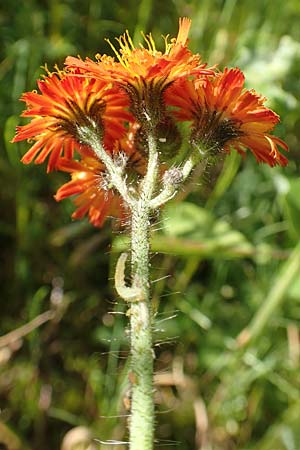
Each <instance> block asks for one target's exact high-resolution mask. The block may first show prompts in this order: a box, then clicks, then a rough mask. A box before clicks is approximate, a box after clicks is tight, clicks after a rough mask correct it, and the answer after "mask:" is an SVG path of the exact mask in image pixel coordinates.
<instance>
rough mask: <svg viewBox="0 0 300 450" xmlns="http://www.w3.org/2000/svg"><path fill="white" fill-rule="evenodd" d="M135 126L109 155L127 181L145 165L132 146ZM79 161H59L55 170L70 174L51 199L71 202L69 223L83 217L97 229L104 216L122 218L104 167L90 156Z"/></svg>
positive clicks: (87, 155) (121, 208)
mask: <svg viewBox="0 0 300 450" xmlns="http://www.w3.org/2000/svg"><path fill="white" fill-rule="evenodd" d="M137 128H138V127H137V125H136V124H132V125H131V126H130V127H129V129H128V131H127V133H126V135H125V136H124V137H123V138H122V139H121V140H116V141H115V145H114V149H113V150H112V155H113V158H114V161H115V164H117V165H118V166H119V168H120V170H124V171H125V170H126V177H127V178H129V177H130V178H134V177H139V176H140V175H144V173H145V167H146V163H145V160H144V159H143V157H142V156H141V155H140V154H139V153H138V152H137V151H136V149H135V146H134V140H135V133H136V131H137ZM81 156H82V158H81V160H80V161H75V160H70V159H67V158H59V159H58V160H57V166H56V168H57V169H58V170H61V171H62V172H68V173H70V174H71V178H72V179H71V181H69V182H68V183H66V184H64V185H63V186H61V187H60V188H59V190H58V191H57V193H56V195H55V196H54V197H55V199H56V200H57V201H61V200H63V199H65V198H67V197H73V196H76V197H75V198H74V200H73V201H74V204H75V205H76V206H77V209H76V210H75V212H74V213H73V214H72V218H73V219H81V218H83V217H84V216H85V215H86V214H88V216H89V220H90V222H91V223H92V224H93V225H94V226H96V227H101V226H102V225H103V222H104V221H105V219H106V218H107V217H108V216H114V217H123V215H124V213H125V208H124V205H123V202H122V199H121V198H120V196H119V194H118V193H116V192H115V191H114V190H113V189H112V186H111V184H110V180H109V177H108V175H107V173H106V170H105V166H104V164H102V163H101V162H100V161H99V159H98V158H97V157H96V156H95V155H94V154H92V153H90V154H89V153H86V155H81Z"/></svg>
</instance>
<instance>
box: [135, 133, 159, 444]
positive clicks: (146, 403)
mask: <svg viewBox="0 0 300 450" xmlns="http://www.w3.org/2000/svg"><path fill="white" fill-rule="evenodd" d="M148 139H149V162H148V170H147V174H146V176H145V178H144V180H143V182H142V185H141V187H140V188H141V192H140V198H139V199H138V200H137V202H136V205H135V208H133V209H132V216H131V217H132V225H131V265H132V284H133V286H136V287H140V288H141V289H142V292H143V295H142V299H143V300H142V301H139V302H136V303H132V304H131V308H130V327H131V329H130V332H131V375H132V376H131V383H132V391H131V417H130V426H129V435H130V436H129V437H130V439H129V441H130V442H129V449H130V450H152V449H153V439H154V399H153V395H154V392H153V358H154V354H153V349H152V307H151V298H150V277H149V266H150V262H149V254H150V243H149V231H150V213H151V210H150V201H151V198H152V195H153V191H154V189H155V185H156V179H157V157H158V155H157V151H156V148H155V141H154V139H153V138H152V137H151V136H149V137H148Z"/></svg>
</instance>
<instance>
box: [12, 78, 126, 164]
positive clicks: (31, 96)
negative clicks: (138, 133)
mask: <svg viewBox="0 0 300 450" xmlns="http://www.w3.org/2000/svg"><path fill="white" fill-rule="evenodd" d="M38 87H39V90H40V92H41V93H40V94H38V93H37V92H35V91H33V92H26V93H25V94H23V96H22V97H21V100H23V101H24V102H25V103H26V105H27V110H26V111H24V112H23V114H22V116H23V117H33V119H32V120H31V122H30V123H28V124H27V125H24V126H20V127H17V135H16V137H15V138H14V139H13V142H17V141H22V140H24V139H30V141H31V142H32V141H34V144H33V145H32V147H31V148H30V150H29V151H28V152H27V153H26V154H25V155H24V156H23V158H22V162H23V163H24V164H29V163H30V162H32V161H33V160H35V163H36V164H40V163H43V162H44V161H45V159H46V158H47V157H48V156H49V161H48V167H47V170H48V171H50V170H53V169H55V168H56V166H57V161H58V159H59V157H60V156H61V155H64V157H65V158H67V159H71V158H72V157H73V154H74V150H77V151H78V152H79V153H80V152H83V153H86V152H87V151H90V152H91V150H88V149H87V147H86V146H85V145H83V144H82V143H80V139H79V137H78V132H77V130H78V127H79V126H85V125H88V126H92V127H93V128H94V129H96V131H97V133H98V134H99V138H102V140H103V143H104V146H105V147H106V148H107V149H112V148H113V146H114V142H115V140H116V139H119V138H120V137H121V136H122V135H123V134H124V133H125V128H124V122H125V121H128V120H130V119H131V115H130V114H129V113H128V111H126V109H125V108H126V107H128V99H127V97H126V95H124V93H123V92H121V91H120V89H119V88H117V87H112V86H111V84H108V83H107V82H105V81H103V80H99V79H97V80H96V79H92V78H87V77H84V76H80V74H78V71H77V72H76V73H73V74H68V75H66V73H65V72H59V73H53V74H49V76H47V77H45V78H44V80H40V81H38Z"/></svg>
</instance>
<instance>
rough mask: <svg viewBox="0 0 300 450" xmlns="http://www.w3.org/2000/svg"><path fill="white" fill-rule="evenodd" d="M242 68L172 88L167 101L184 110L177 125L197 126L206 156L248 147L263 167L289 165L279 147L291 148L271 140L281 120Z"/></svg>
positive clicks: (197, 141)
mask: <svg viewBox="0 0 300 450" xmlns="http://www.w3.org/2000/svg"><path fill="white" fill-rule="evenodd" d="M244 81H245V78H244V75H243V73H242V72H241V70H240V69H238V68H236V69H225V70H224V72H219V73H216V74H215V75H214V76H213V77H208V78H206V79H205V80H203V79H201V80H186V79H185V80H182V82H180V83H178V84H176V85H174V86H172V87H171V88H170V89H169V90H168V92H167V93H166V94H165V95H166V102H167V103H168V104H170V105H172V106H175V107H178V110H177V111H174V116H175V117H176V119H177V120H181V121H191V122H192V131H191V138H190V140H191V143H192V145H193V146H196V147H197V148H199V150H200V151H201V152H204V153H207V152H209V154H211V155H212V154H217V153H219V152H220V151H222V150H225V151H226V152H229V151H230V149H231V148H235V149H236V150H237V151H238V152H239V153H242V154H244V153H245V150H246V149H247V148H248V149H249V150H250V151H251V152H252V153H253V154H254V156H255V158H256V160H257V161H258V162H264V163H267V164H269V165H270V166H275V165H281V166H285V165H286V164H287V159H286V157H285V156H283V155H282V154H281V153H280V152H279V150H278V147H281V148H283V149H284V150H288V147H287V145H286V144H285V142H283V141H282V140H281V139H279V138H278V137H276V136H273V135H270V134H269V132H270V131H272V130H273V128H274V126H275V125H276V124H277V123H278V122H279V116H278V115H277V114H275V113H274V112H273V111H272V110H271V109H269V108H267V107H266V106H264V101H265V98H263V97H261V96H260V95H258V94H257V93H256V92H255V91H253V90H246V89H244Z"/></svg>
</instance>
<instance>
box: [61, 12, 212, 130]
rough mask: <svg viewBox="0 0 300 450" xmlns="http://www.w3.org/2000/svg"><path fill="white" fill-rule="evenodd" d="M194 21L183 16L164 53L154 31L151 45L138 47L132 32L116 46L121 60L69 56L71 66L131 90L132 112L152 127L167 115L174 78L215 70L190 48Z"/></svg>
mask: <svg viewBox="0 0 300 450" xmlns="http://www.w3.org/2000/svg"><path fill="white" fill-rule="evenodd" d="M190 25H191V20H190V19H187V18H183V19H180V21H179V31H178V35H177V38H173V39H171V42H168V39H167V38H165V51H164V53H162V52H160V51H158V50H156V47H155V43H154V40H153V38H152V36H151V34H149V35H147V36H144V39H145V42H146V44H147V48H144V47H142V46H141V47H139V48H135V47H134V45H133V42H132V40H131V38H130V35H129V33H128V31H127V32H126V33H125V34H124V35H123V36H121V37H119V38H118V39H117V41H118V43H119V45H120V50H119V51H118V50H116V48H115V47H114V46H113V44H111V43H110V42H109V41H108V42H109V43H110V45H111V47H112V48H113V50H114V52H115V54H116V57H117V59H118V62H117V61H115V60H114V59H113V58H111V57H107V56H106V55H104V56H102V57H101V56H97V59H98V61H97V62H95V61H92V60H90V59H89V58H86V60H85V61H82V60H81V59H78V58H74V57H68V58H67V59H66V65H67V67H68V68H74V67H75V68H80V70H82V71H83V72H84V73H85V74H89V75H90V76H92V77H97V78H98V77H100V78H103V77H104V78H105V79H110V80H114V81H115V82H117V83H118V84H119V85H121V86H122V87H123V88H124V89H125V91H126V92H127V93H128V95H129V97H130V101H131V111H132V112H133V114H134V115H135V117H136V119H137V120H138V121H139V122H140V123H147V121H149V119H150V120H151V126H152V127H153V125H156V124H158V123H159V122H160V121H161V118H162V117H163V118H164V113H165V105H164V101H163V92H164V91H165V90H166V89H167V88H168V86H170V85H171V84H172V83H173V82H174V81H176V80H178V79H180V78H182V77H187V76H190V75H198V76H200V75H208V74H212V73H213V72H212V70H209V69H206V65H205V64H201V58H200V56H199V55H197V54H196V55H194V54H193V53H192V52H191V51H190V50H189V49H188V48H187V41H188V33H189V29H190Z"/></svg>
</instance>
